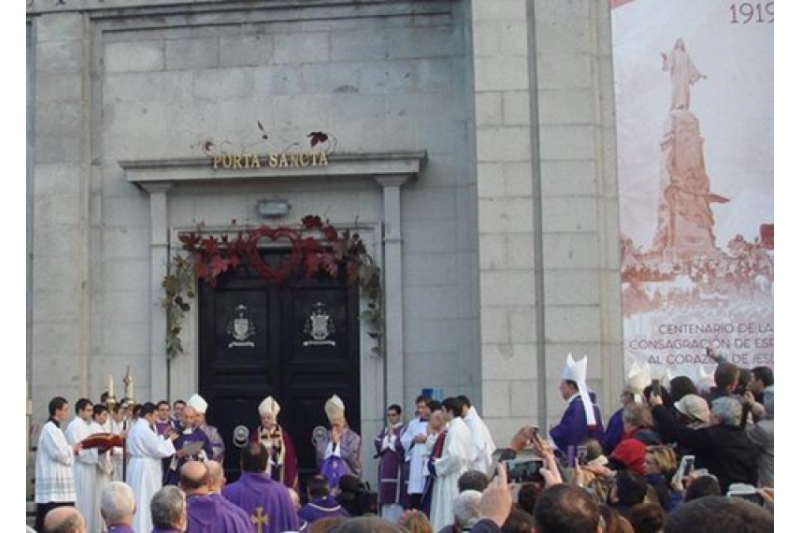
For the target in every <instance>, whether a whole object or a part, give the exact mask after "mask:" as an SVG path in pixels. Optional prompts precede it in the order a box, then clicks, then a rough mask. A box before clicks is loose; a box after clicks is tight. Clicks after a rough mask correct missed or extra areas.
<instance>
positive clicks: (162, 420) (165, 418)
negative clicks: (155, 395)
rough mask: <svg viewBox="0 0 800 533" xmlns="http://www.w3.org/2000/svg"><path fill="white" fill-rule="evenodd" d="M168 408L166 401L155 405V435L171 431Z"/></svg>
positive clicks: (172, 425)
mask: <svg viewBox="0 0 800 533" xmlns="http://www.w3.org/2000/svg"><path fill="white" fill-rule="evenodd" d="M169 412H170V408H169V402H168V401H167V400H161V401H160V402H158V403H157V404H156V422H155V426H156V433H158V434H159V435H164V434H165V433H166V432H167V431H169V430H170V429H173V428H174V427H175V425H174V424H173V421H172V418H170V416H169Z"/></svg>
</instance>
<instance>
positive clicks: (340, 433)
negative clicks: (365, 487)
mask: <svg viewBox="0 0 800 533" xmlns="http://www.w3.org/2000/svg"><path fill="white" fill-rule="evenodd" d="M325 415H326V416H327V417H328V421H329V422H330V425H331V428H330V430H328V431H325V429H324V428H322V427H321V426H320V427H319V428H318V429H315V430H314V435H313V436H312V441H313V442H314V449H315V450H316V452H317V465H318V466H319V471H320V474H322V475H323V476H324V477H325V479H326V480H327V482H328V486H330V487H338V486H339V478H341V477H342V476H344V475H349V476H355V477H357V478H360V477H361V436H360V435H359V434H358V433H356V432H355V431H353V430H352V429H350V427H349V426H348V425H347V420H346V419H345V416H344V402H342V399H341V398H339V397H338V396H337V395H335V394H334V395H333V396H331V397H330V398H329V399H328V401H327V402H325Z"/></svg>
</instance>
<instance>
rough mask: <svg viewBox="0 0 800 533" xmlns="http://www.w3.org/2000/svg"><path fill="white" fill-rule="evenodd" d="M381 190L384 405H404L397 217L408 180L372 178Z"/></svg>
mask: <svg viewBox="0 0 800 533" xmlns="http://www.w3.org/2000/svg"><path fill="white" fill-rule="evenodd" d="M376 180H377V181H378V183H380V184H381V186H383V257H384V260H383V279H384V287H383V289H384V291H383V307H384V316H385V319H386V330H385V332H384V334H385V348H386V353H385V354H384V357H385V358H386V365H385V366H384V368H385V370H386V373H385V378H384V379H385V380H386V386H385V388H384V393H385V395H386V397H385V399H384V400H385V403H386V404H387V405H389V404H391V403H399V404H401V405H406V403H405V402H404V398H403V390H404V389H403V383H404V378H403V376H404V367H403V365H404V360H405V353H404V348H403V230H402V221H401V214H400V187H402V186H403V185H404V184H405V183H406V182H407V181H408V176H404V175H400V176H386V177H379V178H376Z"/></svg>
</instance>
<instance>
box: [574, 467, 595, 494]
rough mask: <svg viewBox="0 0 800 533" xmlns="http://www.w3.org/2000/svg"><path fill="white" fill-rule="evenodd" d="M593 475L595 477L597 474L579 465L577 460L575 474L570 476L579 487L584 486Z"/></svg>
mask: <svg viewBox="0 0 800 533" xmlns="http://www.w3.org/2000/svg"><path fill="white" fill-rule="evenodd" d="M595 477H597V474H595V473H594V472H592V471H591V470H588V469H587V468H585V467H583V466H581V465H580V464H578V463H577V462H576V463H575V474H574V475H573V477H572V481H573V483H574V484H575V485H577V486H579V487H581V488H583V487H586V486H588V485H589V483H590V482H591V481H592V480H594V478H595Z"/></svg>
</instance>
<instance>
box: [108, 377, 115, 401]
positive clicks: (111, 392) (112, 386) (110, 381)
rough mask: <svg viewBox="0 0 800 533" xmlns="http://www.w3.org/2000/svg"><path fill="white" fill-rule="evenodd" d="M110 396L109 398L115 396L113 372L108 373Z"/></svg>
mask: <svg viewBox="0 0 800 533" xmlns="http://www.w3.org/2000/svg"><path fill="white" fill-rule="evenodd" d="M108 397H109V398H113V397H114V375H113V374H109V375H108Z"/></svg>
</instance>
